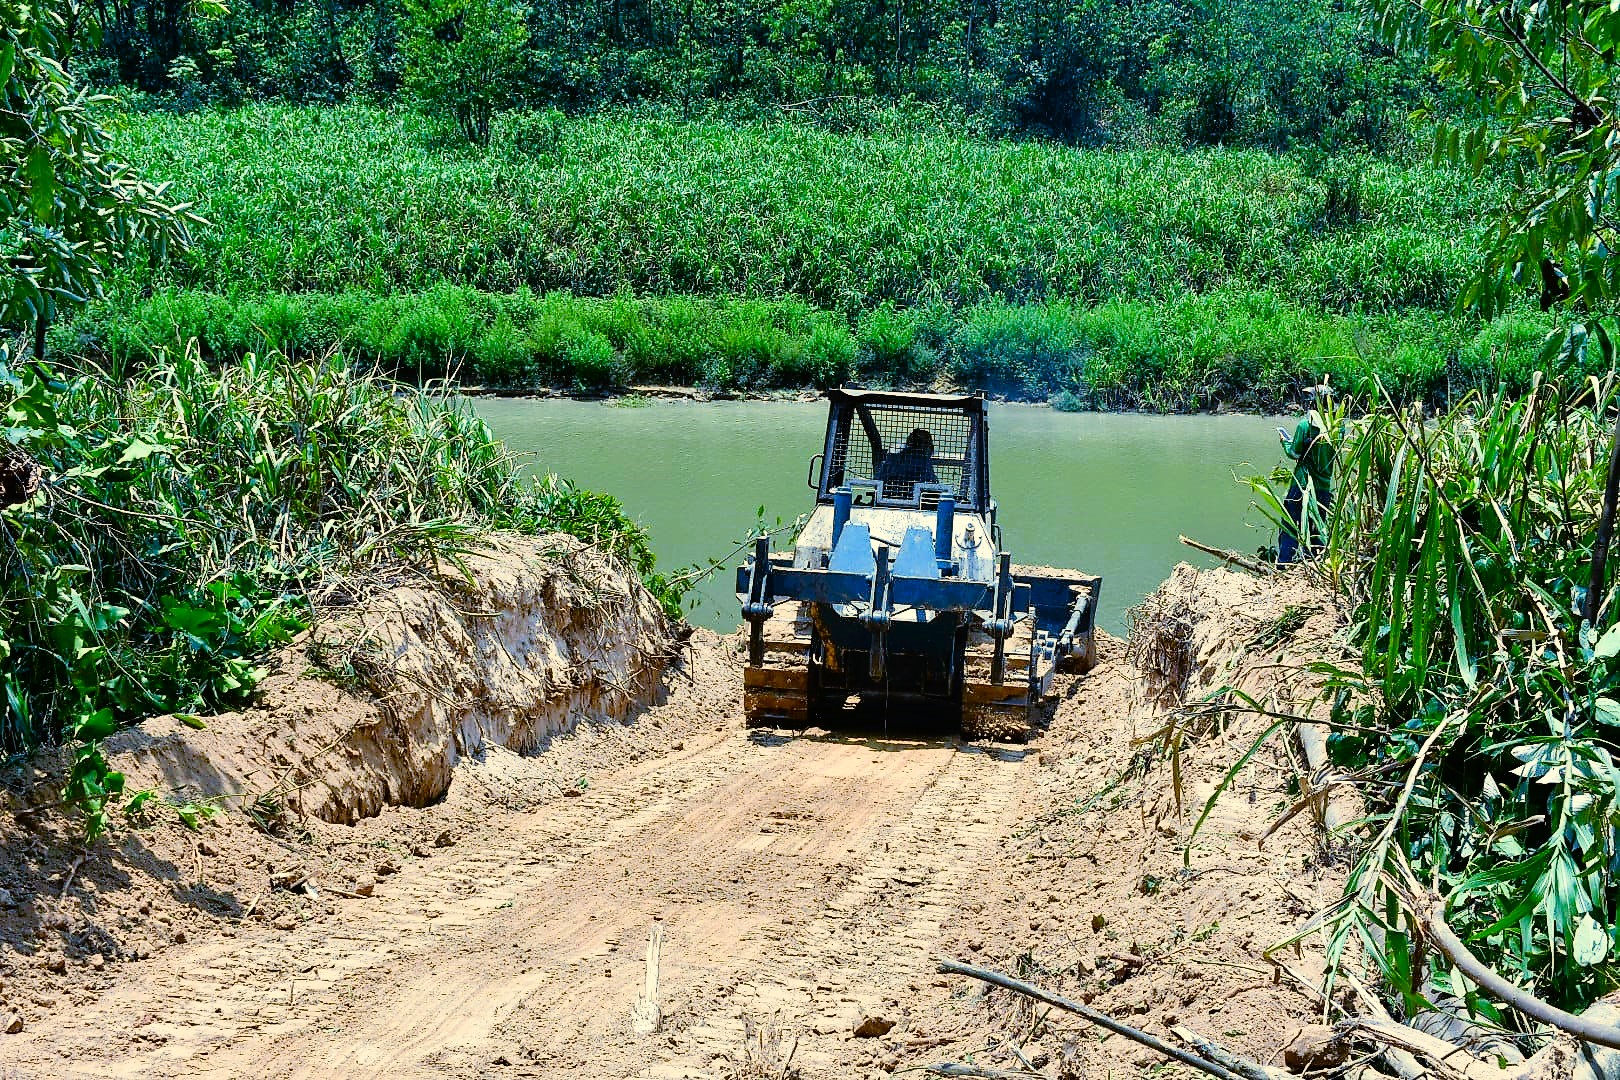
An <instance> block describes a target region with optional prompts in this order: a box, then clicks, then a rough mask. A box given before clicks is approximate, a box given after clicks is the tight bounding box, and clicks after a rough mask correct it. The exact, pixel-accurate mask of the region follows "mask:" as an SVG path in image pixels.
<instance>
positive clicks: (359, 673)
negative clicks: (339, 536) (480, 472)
mask: <svg viewBox="0 0 1620 1080" xmlns="http://www.w3.org/2000/svg"><path fill="white" fill-rule="evenodd" d="M464 566H465V572H463V570H462V568H460V567H456V566H453V565H446V566H444V567H442V568H441V570H440V571H439V572H438V573H437V574H434V575H432V576H429V577H426V578H424V579H422V580H420V581H417V582H414V583H411V584H405V585H397V586H395V587H393V588H389V589H386V590H383V591H381V592H379V593H377V594H375V595H373V596H371V597H369V598H368V599H367V600H366V601H365V602H364V603H363V604H360V605H357V606H355V607H353V608H351V609H347V610H338V611H334V612H331V613H328V614H329V615H330V617H329V618H327V619H325V620H323V621H322V623H321V624H320V625H319V627H318V628H317V629H316V631H315V632H314V633H313V634H312V635H311V636H310V637H309V638H308V640H307V641H305V642H304V643H303V644H301V645H300V646H299V647H297V648H294V649H293V650H291V651H290V652H289V653H287V654H286V655H284V656H282V657H281V658H280V660H279V663H278V670H277V671H276V672H275V673H274V674H272V675H271V676H270V677H269V678H268V679H267V680H266V681H265V682H264V684H263V686H262V687H261V689H260V692H259V694H258V695H257V699H256V701H255V703H254V706H253V707H252V708H250V709H248V710H246V711H243V712H239V713H226V714H223V715H220V716H214V717H210V718H209V719H208V720H207V726H206V727H205V728H203V729H201V730H198V729H196V728H194V727H193V726H191V725H190V724H188V723H186V722H185V721H184V720H183V719H177V718H175V717H160V718H158V719H155V720H149V721H147V722H146V723H143V724H141V725H140V726H139V727H136V728H133V729H131V730H129V731H126V732H122V733H120V734H119V735H117V736H116V737H115V738H113V739H111V740H109V741H108V749H109V751H110V752H111V753H112V754H113V755H114V756H115V758H116V759H117V761H118V763H119V765H120V767H122V768H124V769H125V770H126V771H127V772H128V773H129V775H130V787H131V788H132V789H140V788H154V789H158V790H163V791H176V792H183V793H186V794H188V795H192V796H194V797H197V798H226V799H231V800H237V801H244V802H247V803H256V804H259V807H260V809H261V811H268V812H272V813H274V812H279V811H280V809H281V808H282V806H283V805H284V806H285V808H286V809H287V810H289V811H291V812H292V813H294V814H297V815H308V816H313V817H316V818H319V819H321V820H322V821H331V822H346V823H350V824H352V823H353V822H355V821H357V820H359V819H360V818H363V817H372V816H374V815H375V814H377V813H378V811H380V810H381V809H382V808H383V807H384V806H392V805H399V806H426V805H428V804H429V803H431V802H434V801H435V800H437V799H439V798H441V797H442V796H443V795H444V793H445V791H446V790H447V789H448V787H449V785H450V778H451V775H452V770H453V768H454V766H455V764H456V763H457V762H458V761H460V760H462V759H463V758H468V757H477V756H479V755H481V754H483V753H484V752H485V751H486V750H488V749H489V748H491V747H504V748H506V749H509V750H515V751H517V752H519V753H528V752H531V751H533V750H535V749H536V748H537V747H539V746H541V745H543V744H544V743H545V741H546V740H548V739H550V738H552V737H554V736H557V735H561V734H565V733H567V732H570V731H572V730H573V729H574V728H575V726H576V725H578V724H579V723H580V721H581V720H582V719H586V718H589V719H593V720H624V719H626V718H627V717H629V716H631V715H632V714H633V713H634V712H636V711H637V710H639V709H641V708H643V707H645V706H646V705H648V704H651V703H652V702H653V701H654V700H655V699H656V698H657V696H658V694H659V690H660V682H659V680H660V676H661V674H662V672H663V668H664V665H665V663H666V661H667V659H668V657H669V654H670V649H671V637H670V631H669V628H668V627H667V625H666V621H665V619H664V616H663V613H662V611H661V610H660V609H659V607H658V604H657V602H656V601H655V600H654V599H653V598H652V597H651V596H650V595H649V594H648V593H647V591H646V590H645V589H643V588H642V587H641V584H640V582H638V581H637V580H636V579H635V578H634V576H633V575H631V574H629V573H628V572H627V571H626V570H625V569H624V568H623V567H621V566H619V565H617V564H616V563H614V562H613V561H611V560H609V559H607V558H605V557H603V556H602V555H601V554H600V553H599V552H597V551H596V550H595V549H594V548H592V547H590V546H589V545H587V544H585V543H584V542H582V541H580V540H576V539H574V538H573V537H569V536H564V535H562V534H548V535H545V536H541V537H537V538H522V537H515V536H508V537H501V538H498V539H497V540H496V541H495V542H494V543H493V544H491V545H490V547H489V548H488V549H487V550H485V551H482V552H480V553H478V554H475V555H471V556H468V557H467V558H466V559H465V560H464Z"/></svg>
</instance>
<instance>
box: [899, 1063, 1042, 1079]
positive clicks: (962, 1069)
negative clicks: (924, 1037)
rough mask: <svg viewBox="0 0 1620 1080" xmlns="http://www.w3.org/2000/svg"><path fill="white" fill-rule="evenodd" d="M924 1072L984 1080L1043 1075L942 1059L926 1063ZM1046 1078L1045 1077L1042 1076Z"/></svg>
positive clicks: (1031, 1077) (1027, 1077)
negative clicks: (932, 1063)
mask: <svg viewBox="0 0 1620 1080" xmlns="http://www.w3.org/2000/svg"><path fill="white" fill-rule="evenodd" d="M923 1072H925V1073H930V1074H932V1075H934V1076H972V1077H979V1078H982V1080H1033V1078H1035V1077H1041V1076H1042V1074H1040V1073H1037V1072H1021V1071H1020V1072H1008V1071H1007V1070H1006V1069H986V1068H985V1067H984V1066H982V1065H963V1064H961V1063H959V1062H955V1061H942V1062H940V1063H939V1064H938V1065H924V1066H923ZM1042 1080H1044V1077H1042Z"/></svg>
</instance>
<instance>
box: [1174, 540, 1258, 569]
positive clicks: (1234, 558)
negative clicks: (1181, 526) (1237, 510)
mask: <svg viewBox="0 0 1620 1080" xmlns="http://www.w3.org/2000/svg"><path fill="white" fill-rule="evenodd" d="M1180 539H1181V542H1182V543H1183V544H1186V545H1187V546H1188V547H1190V548H1192V549H1193V550H1194V551H1202V552H1203V553H1204V554H1205V555H1213V556H1215V557H1216V558H1217V559H1221V560H1223V561H1225V562H1229V563H1231V564H1232V565H1233V566H1241V567H1242V568H1243V569H1245V570H1247V571H1249V572H1250V573H1252V574H1274V573H1276V572H1277V571H1276V568H1275V567H1270V566H1267V565H1266V564H1265V563H1263V562H1257V561H1255V560H1254V559H1251V558H1249V557H1248V556H1247V555H1239V554H1238V553H1237V552H1235V551H1228V550H1227V549H1225V548H1218V547H1210V546H1209V545H1208V544H1200V543H1199V542H1198V541H1197V540H1192V539H1189V538H1188V537H1185V536H1183V537H1181V538H1180Z"/></svg>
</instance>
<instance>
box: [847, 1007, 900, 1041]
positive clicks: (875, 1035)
mask: <svg viewBox="0 0 1620 1080" xmlns="http://www.w3.org/2000/svg"><path fill="white" fill-rule="evenodd" d="M894 1023H895V1022H894V1021H893V1020H890V1019H889V1018H888V1017H886V1016H878V1015H876V1014H875V1013H868V1014H866V1015H865V1016H863V1017H861V1021H860V1023H858V1024H856V1025H855V1037H856V1038H857V1039H880V1038H882V1037H883V1036H885V1035H887V1034H888V1033H889V1032H890V1031H891V1030H892V1029H893V1028H894Z"/></svg>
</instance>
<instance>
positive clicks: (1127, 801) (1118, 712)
mask: <svg viewBox="0 0 1620 1080" xmlns="http://www.w3.org/2000/svg"><path fill="white" fill-rule="evenodd" d="M1338 625H1339V617H1338V614H1337V612H1336V611H1335V610H1334V609H1333V607H1332V604H1331V603H1330V602H1329V599H1328V598H1327V597H1324V596H1323V595H1321V594H1320V593H1319V592H1318V591H1317V590H1316V589H1315V588H1313V587H1312V586H1311V584H1310V583H1309V582H1308V581H1306V580H1305V579H1304V578H1303V577H1299V576H1295V575H1281V576H1278V577H1274V578H1265V579H1262V578H1257V577H1253V576H1251V575H1247V574H1240V573H1237V572H1233V571H1227V570H1197V569H1195V568H1193V567H1191V566H1186V565H1183V566H1180V567H1177V569H1176V571H1175V572H1174V574H1173V575H1172V576H1171V578H1170V579H1169V580H1168V581H1167V582H1165V584H1164V585H1163V586H1161V588H1160V589H1159V590H1158V591H1157V592H1156V593H1155V594H1154V595H1152V596H1150V597H1149V598H1148V599H1147V601H1145V602H1144V604H1143V605H1142V606H1141V607H1140V608H1139V609H1138V611H1137V612H1136V617H1135V626H1134V630H1133V633H1132V635H1131V639H1130V640H1129V642H1121V641H1118V640H1116V639H1107V640H1105V641H1103V642H1102V650H1101V652H1102V661H1103V662H1102V663H1101V664H1100V665H1099V666H1098V668H1097V669H1096V670H1095V671H1093V672H1092V673H1091V674H1090V675H1089V676H1087V677H1085V678H1082V679H1077V680H1072V681H1070V682H1068V683H1066V684H1065V688H1064V697H1063V700H1062V702H1061V703H1060V705H1059V707H1058V710H1057V713H1056V715H1055V717H1054V719H1053V723H1052V726H1051V729H1050V730H1049V731H1048V732H1047V733H1046V734H1045V736H1043V738H1042V739H1041V741H1040V743H1039V744H1038V746H1039V760H1040V763H1041V765H1042V766H1043V767H1042V769H1041V770H1040V772H1039V773H1038V778H1037V781H1036V784H1037V788H1038V791H1039V794H1038V795H1036V796H1034V797H1033V799H1032V802H1033V803H1034V804H1035V805H1037V806H1040V807H1042V808H1043V809H1041V810H1039V811H1038V812H1036V813H1035V814H1033V815H1032V817H1031V819H1030V820H1029V821H1028V822H1027V823H1025V824H1024V826H1023V827H1022V828H1020V829H1019V831H1018V835H1017V836H1016V837H1015V838H1014V839H1013V841H1012V842H1011V843H1010V844H1009V845H1008V849H1007V852H1006V856H1005V858H1004V860H1003V865H1004V867H1005V871H1004V873H1005V877H1001V878H1000V879H999V880H997V881H995V882H994V885H993V887H991V888H989V889H987V890H986V891H985V893H984V894H983V895H981V896H979V897H978V898H976V900H975V901H974V903H973V904H971V905H970V906H969V912H970V914H969V915H968V916H967V917H966V918H965V919H964V921H963V924H962V925H963V927H964V929H963V930H962V932H961V933H960V934H959V936H958V937H957V938H956V940H955V941H954V942H951V943H950V945H949V946H948V947H947V950H946V951H947V952H948V953H951V954H953V955H955V956H956V957H958V958H960V959H962V960H965V961H967V962H969V963H978V964H983V965H985V966H989V967H994V968H999V969H1000V970H1003V971H1007V972H1009V973H1011V974H1014V975H1018V976H1021V977H1024V978H1027V979H1029V980H1031V981H1034V982H1037V983H1039V984H1041V985H1043V986H1046V987H1048V988H1050V989H1053V990H1055V991H1057V992H1059V993H1064V994H1067V995H1069V996H1071V997H1074V998H1077V999H1079V1000H1081V1001H1085V1002H1089V1003H1090V1004H1091V1005H1092V1006H1094V1007H1096V1008H1098V1009H1101V1010H1103V1011H1104V1012H1107V1013H1110V1014H1111V1015H1113V1016H1115V1017H1117V1018H1119V1019H1121V1020H1123V1021H1125V1022H1126V1023H1128V1024H1132V1025H1134V1026H1137V1027H1140V1028H1144V1029H1146V1030H1149V1031H1151V1032H1154V1033H1155V1034H1158V1035H1160V1036H1161V1037H1162V1038H1164V1039H1165V1040H1166V1041H1168V1042H1171V1043H1176V1042H1177V1039H1176V1037H1175V1036H1174V1035H1172V1034H1171V1032H1170V1029H1171V1028H1172V1027H1173V1026H1183V1027H1186V1028H1190V1029H1192V1030H1194V1031H1196V1032H1198V1033H1199V1034H1201V1035H1205V1036H1210V1037H1214V1038H1216V1039H1217V1040H1218V1041H1221V1042H1223V1043H1225V1044H1226V1045H1227V1046H1228V1047H1229V1048H1231V1049H1233V1050H1236V1051H1238V1052H1241V1053H1243V1054H1245V1055H1247V1056H1249V1057H1251V1058H1253V1059H1255V1060H1259V1061H1263V1062H1267V1063H1270V1064H1277V1065H1280V1064H1281V1059H1280V1053H1281V1048H1282V1046H1283V1045H1284V1044H1285V1043H1287V1042H1288V1040H1289V1038H1290V1037H1291V1036H1292V1034H1293V1033H1294V1032H1295V1031H1297V1030H1298V1029H1299V1028H1300V1027H1302V1026H1303V1025H1305V1024H1307V1023H1310V1022H1312V1021H1313V1020H1315V1019H1317V1018H1319V1017H1320V1015H1321V1009H1322V1003H1321V1001H1320V999H1319V998H1318V997H1317V996H1316V994H1315V992H1314V991H1313V990H1311V989H1309V988H1308V984H1311V983H1313V982H1314V980H1316V979H1317V978H1318V977H1319V975H1320V973H1321V971H1322V969H1323V963H1322V957H1321V955H1320V952H1319V951H1318V950H1316V949H1315V948H1314V947H1313V945H1312V943H1311V942H1305V943H1303V944H1302V945H1301V946H1300V947H1299V948H1297V949H1296V948H1294V947H1292V946H1290V947H1289V948H1288V949H1286V950H1283V951H1281V952H1279V953H1271V952H1269V950H1271V949H1272V948H1273V947H1274V946H1276V945H1278V944H1279V943H1280V942H1283V941H1285V940H1287V939H1289V938H1290V937H1292V935H1293V934H1294V933H1295V932H1296V931H1297V930H1298V929H1299V928H1300V927H1301V925H1303V923H1304V922H1305V921H1306V920H1307V919H1308V918H1309V917H1310V916H1311V915H1313V914H1314V913H1315V912H1317V911H1318V910H1320V909H1321V908H1322V907H1324V906H1326V905H1327V904H1328V903H1329V902H1330V901H1331V900H1332V898H1333V897H1334V896H1336V895H1337V894H1338V891H1339V889H1340V888H1341V886H1342V881H1343V872H1344V868H1343V866H1341V865H1339V864H1338V863H1337V862H1336V860H1335V859H1334V857H1333V856H1332V854H1331V852H1329V851H1327V850H1326V849H1325V848H1324V846H1323V844H1322V839H1321V832H1320V829H1319V828H1318V826H1317V825H1316V823H1315V822H1314V821H1313V820H1312V819H1311V818H1310V816H1309V815H1300V816H1298V817H1296V818H1294V819H1293V820H1291V821H1289V822H1288V823H1286V824H1284V825H1283V826H1282V827H1280V828H1278V829H1277V830H1276V831H1275V832H1272V831H1271V830H1272V827H1273V825H1274V824H1275V823H1276V821H1277V819H1278V816H1279V814H1280V812H1281V811H1283V810H1284V809H1285V808H1286V807H1288V806H1289V804H1290V803H1291V802H1293V801H1294V795H1293V794H1291V792H1292V791H1295V790H1297V787H1298V785H1299V784H1300V783H1301V781H1302V769H1303V764H1302V762H1300V761H1299V760H1298V754H1297V752H1295V751H1294V749H1293V747H1292V744H1291V741H1290V740H1288V739H1286V738H1275V739H1273V740H1271V741H1270V742H1268V743H1267V745H1266V747H1265V749H1263V750H1262V751H1261V752H1260V753H1258V754H1257V755H1256V756H1255V757H1254V759H1253V760H1252V761H1251V762H1250V763H1249V764H1248V765H1247V766H1246V767H1245V768H1243V769H1242V770H1240V771H1239V772H1238V773H1237V774H1236V776H1235V777H1234V778H1233V780H1232V781H1231V783H1230V786H1229V787H1228V789H1227V791H1226V792H1225V794H1224V795H1223V796H1222V797H1221V798H1220V799H1219V800H1217V801H1216V802H1215V804H1214V806H1213V808H1212V809H1211V811H1210V813H1209V816H1208V818H1207V820H1205V821H1204V822H1203V824H1202V826H1201V827H1200V828H1199V829H1198V832H1197V836H1196V837H1194V836H1193V829H1194V826H1195V825H1196V824H1197V823H1198V818H1199V816H1200V814H1201V813H1202V812H1203V810H1204V807H1205V805H1206V803H1207V802H1208V800H1209V798H1210V796H1211V795H1212V794H1213V793H1214V792H1215V789H1216V786H1217V785H1218V784H1219V783H1221V782H1222V780H1223V779H1224V778H1225V776H1226V773H1227V771H1228V770H1229V769H1230V768H1231V765H1232V763H1233V762H1234V761H1236V760H1237V759H1238V758H1239V757H1240V756H1241V755H1242V754H1243V753H1244V752H1245V751H1246V750H1247V749H1248V748H1249V746H1250V745H1251V744H1252V743H1253V742H1254V740H1255V739H1256V738H1257V737H1258V736H1259V735H1260V734H1261V733H1262V732H1263V731H1264V730H1265V728H1266V727H1267V726H1268V725H1269V724H1270V723H1271V721H1270V720H1269V719H1267V718H1265V717H1262V716H1259V715H1256V714H1255V713H1254V712H1253V711H1251V710H1248V709H1244V708H1235V707H1230V706H1232V705H1234V704H1236V703H1234V702H1233V701H1232V700H1230V699H1226V700H1224V701H1216V702H1211V703H1209V704H1208V705H1201V704H1200V703H1201V702H1202V701H1203V699H1206V698H1210V697H1211V696H1212V694H1213V692H1214V691H1216V690H1218V689H1220V688H1222V687H1228V686H1230V687H1237V688H1240V689H1242V690H1244V691H1245V692H1246V693H1249V694H1251V695H1253V696H1254V697H1255V698H1256V699H1257V700H1263V701H1265V702H1267V703H1268V707H1270V708H1274V709H1279V710H1280V709H1281V708H1299V709H1307V708H1310V707H1312V703H1313V699H1314V697H1315V695H1316V693H1317V688H1318V684H1317V683H1316V682H1315V681H1314V680H1312V679H1311V678H1309V677H1307V676H1305V675H1304V674H1302V673H1301V672H1300V671H1299V667H1300V665H1303V664H1305V663H1307V662H1309V661H1310V660H1314V659H1322V658H1324V657H1327V656H1329V655H1331V654H1332V651H1333V648H1334V646H1333V635H1334V633H1335V632H1336V630H1337V628H1338ZM978 910H982V914H977V915H975V914H971V913H973V912H975V911H978ZM952 986H953V988H954V989H955V990H956V991H957V993H961V992H963V991H964V990H965V991H966V992H967V993H968V994H969V1000H970V1001H971V1002H972V1003H973V1007H972V1008H971V1009H969V1010H966V1011H965V1012H964V1014H963V1015H961V1016H960V1017H956V1018H942V1020H941V1025H942V1026H945V1027H946V1028H947V1030H950V1029H955V1030H956V1031H958V1032H960V1033H961V1034H960V1038H961V1041H959V1042H953V1043H947V1044H946V1045H947V1046H948V1047H949V1048H950V1051H949V1052H954V1053H955V1054H956V1055H957V1056H956V1060H968V1061H972V1062H974V1063H976V1064H979V1065H981V1066H990V1067H996V1068H1003V1069H1012V1070H1017V1069H1021V1068H1025V1067H1026V1065H1025V1063H1026V1062H1027V1063H1029V1064H1030V1065H1033V1066H1035V1068H1036V1069H1037V1070H1038V1071H1044V1072H1047V1073H1055V1074H1056V1075H1057V1076H1059V1077H1079V1076H1105V1075H1115V1076H1120V1075H1146V1074H1147V1073H1148V1072H1149V1071H1150V1070H1152V1069H1155V1068H1157V1067H1159V1066H1161V1065H1162V1064H1163V1059H1162V1058H1160V1057H1159V1056H1158V1055H1156V1054H1154V1053H1153V1052H1152V1051H1149V1050H1147V1049H1145V1048H1144V1047H1141V1046H1139V1045H1138V1044H1136V1043H1133V1042H1130V1041H1127V1040H1125V1039H1122V1038H1120V1037H1118V1036H1106V1035H1105V1033H1102V1032H1099V1031H1097V1030H1096V1029H1094V1028H1088V1027H1087V1026H1086V1025H1084V1024H1082V1023H1080V1022H1079V1021H1078V1020H1076V1019H1074V1018H1072V1017H1067V1016H1063V1015H1061V1014H1057V1013H1048V1012H1046V1011H1045V1010H1042V1009H1031V1008H1030V1002H1029V1001H1027V1000H1026V999H1021V998H1017V997H1015V996H1014V995H1011V994H1009V993H1007V992H1005V991H1000V990H989V991H987V990H986V988H984V987H982V986H978V985H976V984H965V985H958V984H957V983H954V982H953V983H952ZM1099 1036H1102V1037H1100V1038H1099ZM947 1052H948V1051H947V1050H945V1049H941V1050H937V1051H932V1052H931V1053H930V1054H929V1055H927V1056H926V1057H919V1058H917V1059H915V1060H917V1061H918V1062H919V1063H921V1062H922V1061H925V1060H926V1061H938V1060H941V1059H942V1058H944V1057H945V1056H946V1054H947Z"/></svg>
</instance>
